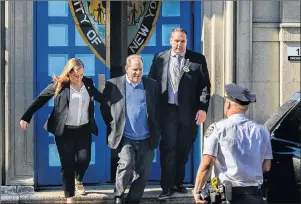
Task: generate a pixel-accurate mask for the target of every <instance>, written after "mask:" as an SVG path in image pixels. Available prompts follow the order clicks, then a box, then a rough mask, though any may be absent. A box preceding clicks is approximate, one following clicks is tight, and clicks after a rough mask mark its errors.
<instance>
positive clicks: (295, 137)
mask: <svg viewBox="0 0 301 204" xmlns="http://www.w3.org/2000/svg"><path fill="white" fill-rule="evenodd" d="M274 136H275V137H277V138H280V139H285V140H289V141H291V142H296V143H299V144H300V139H301V105H300V104H299V105H298V106H297V107H295V108H294V110H292V111H291V112H290V113H289V114H288V115H287V116H286V117H285V119H284V120H283V121H282V122H281V124H280V126H279V127H278V129H277V130H275V132H274Z"/></svg>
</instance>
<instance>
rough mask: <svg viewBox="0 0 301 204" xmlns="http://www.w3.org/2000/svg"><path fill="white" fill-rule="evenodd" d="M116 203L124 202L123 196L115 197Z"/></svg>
mask: <svg viewBox="0 0 301 204" xmlns="http://www.w3.org/2000/svg"><path fill="white" fill-rule="evenodd" d="M114 203H115V204H123V201H122V198H121V197H115V202H114Z"/></svg>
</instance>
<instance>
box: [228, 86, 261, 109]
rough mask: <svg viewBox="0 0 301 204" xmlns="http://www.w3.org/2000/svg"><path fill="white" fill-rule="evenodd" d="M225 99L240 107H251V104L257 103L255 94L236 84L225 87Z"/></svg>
mask: <svg viewBox="0 0 301 204" xmlns="http://www.w3.org/2000/svg"><path fill="white" fill-rule="evenodd" d="M225 97H227V98H228V99H230V100H231V101H233V102H235V103H238V104H240V105H249V103H253V102H256V95H255V94H253V93H252V92H251V91H249V90H248V89H246V88H243V87H241V86H238V85H236V84H226V85H225Z"/></svg>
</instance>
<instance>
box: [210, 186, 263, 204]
mask: <svg viewBox="0 0 301 204" xmlns="http://www.w3.org/2000/svg"><path fill="white" fill-rule="evenodd" d="M211 203H212V204H226V203H227V202H226V201H221V199H220V196H217V199H216V202H211ZM266 203H267V202H266V201H265V200H263V198H262V193H261V191H260V190H259V189H258V188H257V187H251V186H250V187H234V188H232V200H231V201H230V202H229V203H227V204H266Z"/></svg>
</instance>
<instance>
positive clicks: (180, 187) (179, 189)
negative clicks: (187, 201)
mask: <svg viewBox="0 0 301 204" xmlns="http://www.w3.org/2000/svg"><path fill="white" fill-rule="evenodd" d="M172 190H173V191H174V192H177V193H182V194H185V193H188V191H187V189H186V188H185V187H184V186H183V185H182V184H181V185H175V186H174V188H173V189H172Z"/></svg>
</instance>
